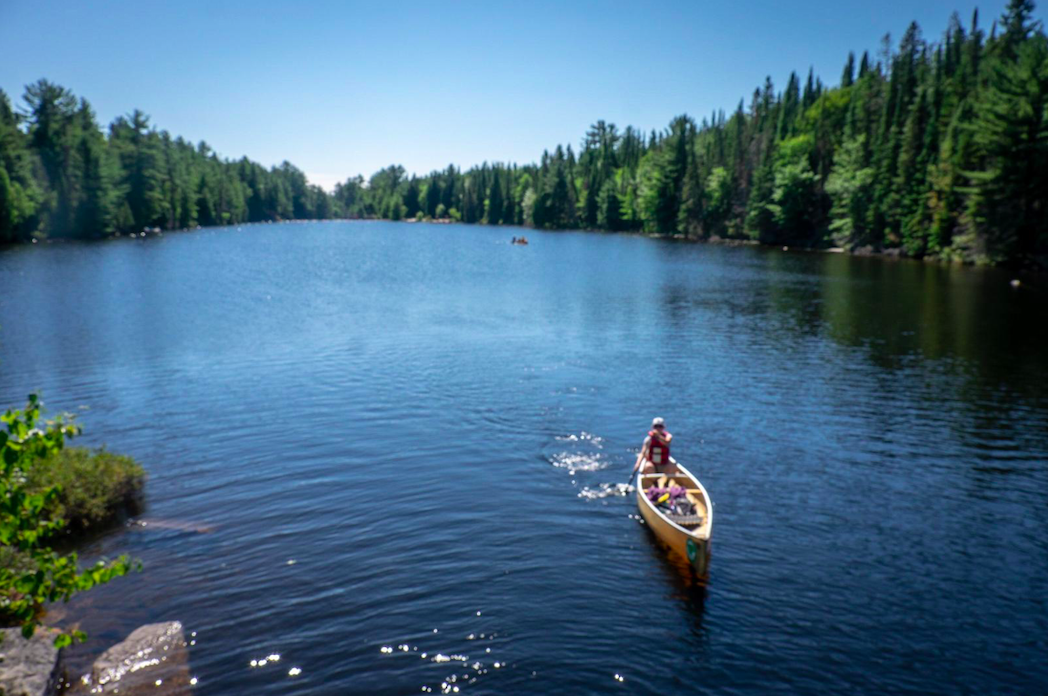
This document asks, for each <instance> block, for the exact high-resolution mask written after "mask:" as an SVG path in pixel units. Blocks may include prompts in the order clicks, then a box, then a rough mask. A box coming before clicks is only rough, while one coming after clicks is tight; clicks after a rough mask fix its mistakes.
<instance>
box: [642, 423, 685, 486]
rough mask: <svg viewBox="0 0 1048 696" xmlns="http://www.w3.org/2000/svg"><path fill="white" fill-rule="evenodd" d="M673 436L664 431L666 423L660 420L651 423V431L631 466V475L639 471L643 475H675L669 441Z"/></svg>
mask: <svg viewBox="0 0 1048 696" xmlns="http://www.w3.org/2000/svg"><path fill="white" fill-rule="evenodd" d="M672 439H673V435H672V434H671V433H670V432H669V431H668V430H666V423H665V421H663V420H662V419H661V418H655V419H654V420H652V421H651V430H649V431H648V436H647V437H645V438H644V445H643V446H642V447H641V448H640V454H638V455H637V463H636V464H634V465H633V473H637V469H640V470H641V472H642V473H645V474H670V475H672V474H676V473H677V462H675V461H674V460H673V458H672V457H670V441H671V440H672Z"/></svg>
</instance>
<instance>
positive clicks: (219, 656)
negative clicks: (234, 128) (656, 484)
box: [0, 222, 1048, 694]
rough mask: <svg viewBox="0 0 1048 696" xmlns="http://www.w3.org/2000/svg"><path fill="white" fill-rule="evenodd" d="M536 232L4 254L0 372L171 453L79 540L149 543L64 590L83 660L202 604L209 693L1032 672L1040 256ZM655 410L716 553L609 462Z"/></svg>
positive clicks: (167, 242)
mask: <svg viewBox="0 0 1048 696" xmlns="http://www.w3.org/2000/svg"><path fill="white" fill-rule="evenodd" d="M513 234H519V231H518V230H513V229H505V228H504V229H494V228H485V227H469V226H454V225H449V226H432V225H424V224H403V223H390V222H356V223H315V224H290V223H289V224H281V225H256V226H244V227H242V228H224V229H213V230H202V231H198V232H194V233H185V234H166V235H164V236H163V237H153V238H148V239H144V240H143V239H126V238H125V239H118V240H113V241H109V242H104V243H94V244H62V245H58V244H56V245H36V246H33V247H24V248H15V249H8V250H4V251H3V252H0V401H2V403H3V404H6V405H15V404H17V403H19V402H20V401H21V399H22V398H23V397H24V395H25V394H26V393H28V392H29V391H30V390H37V389H39V390H42V391H43V394H44V396H45V400H46V402H47V403H48V405H49V407H50V408H51V409H52V410H71V411H78V412H80V413H81V420H82V423H83V425H84V427H85V431H86V432H85V436H84V437H83V438H82V440H81V442H82V443H85V444H91V445H98V444H103V443H104V444H106V445H107V446H108V447H110V448H111V449H113V450H116V451H120V452H127V453H130V454H133V455H134V456H135V457H137V458H138V459H139V460H141V461H142V462H143V463H144V465H145V466H146V468H147V469H148V471H149V474H150V481H149V485H148V511H147V513H146V515H145V519H146V520H147V521H151V524H150V525H149V526H146V527H141V526H135V527H131V528H128V529H123V530H120V531H118V532H116V533H113V534H110V535H107V536H105V537H104V538H102V539H100V540H98V541H97V542H96V543H94V544H93V545H92V547H91V548H90V549H89V550H88V556H92V555H96V554H114V553H118V552H121V551H126V552H129V553H131V554H132V555H133V556H135V557H137V558H140V559H141V560H142V561H143V563H144V566H145V571H144V572H143V573H141V574H139V575H135V576H132V577H128V578H124V579H121V580H118V581H116V582H114V583H113V584H112V585H110V586H108V587H104V588H101V589H99V590H97V591H93V592H92V593H90V594H88V595H85V596H83V597H82V598H80V599H77V600H76V601H74V602H72V603H71V604H70V605H68V606H67V607H64V608H62V609H60V610H56V611H55V612H52V618H53V619H54V620H60V621H62V622H65V623H67V624H68V623H72V622H76V621H79V622H80V625H81V626H82V627H83V628H85V629H86V630H88V631H89V632H90V633H91V634H92V637H93V638H92V641H91V642H89V643H88V644H87V645H86V646H82V647H79V648H76V649H75V650H74V652H73V653H72V654H71V655H70V662H71V664H72V665H73V666H74V668H83V666H85V665H88V664H90V659H91V657H92V654H93V653H97V652H101V650H103V649H104V648H105V647H107V646H108V645H109V644H111V643H113V642H116V641H117V640H119V639H121V638H122V637H123V636H124V635H126V634H127V633H128V632H129V631H130V630H131V629H133V628H134V627H136V626H138V625H140V624H142V623H146V622H150V621H160V620H172V619H178V620H181V621H182V622H183V623H184V624H185V626H186V629H187V631H194V632H196V636H195V640H196V643H195V644H194V645H193V646H192V647H191V653H190V658H191V663H192V668H193V673H194V675H196V676H197V677H198V678H199V693H201V694H238V693H243V694H265V693H274V694H275V693H281V694H284V693H382V694H401V693H403V694H407V693H421V692H422V690H423V689H424V688H432V689H433V690H434V692H439V691H440V689H441V683H442V682H447V683H448V684H449V686H458V687H459V688H460V690H461V692H462V693H475V694H493V693H520V692H525V691H529V692H537V693H563V694H570V693H580V692H601V693H630V694H647V693H650V694H665V693H681V692H689V693H690V692H695V693H704V692H709V693H725V692H728V693H739V694H765V693H769V692H790V693H816V692H818V693H825V692H877V691H890V692H909V693H957V692H978V691H989V692H994V693H1003V692H1013V693H1030V692H1032V691H1037V690H1039V689H1043V687H1044V684H1045V683H1046V680H1048V667H1046V664H1048V663H1046V662H1045V660H1044V655H1045V654H1046V649H1048V607H1046V599H1045V598H1046V597H1048V579H1046V573H1045V570H1046V569H1048V536H1046V535H1045V533H1044V530H1045V529H1046V527H1048V465H1046V461H1048V350H1046V345H1048V341H1046V339H1048V328H1046V327H1048V321H1046V320H1048V310H1046V308H1048V301H1046V300H1048V296H1046V294H1045V292H1044V291H1043V290H1042V289H1040V288H1039V287H1038V285H1043V284H1044V283H1043V279H1037V278H1032V279H1025V283H1024V285H1023V286H1022V287H1020V288H1019V289H1018V290H1016V289H1013V288H1012V287H1010V285H1009V283H1008V281H1009V280H1010V279H1011V276H1009V275H1007V274H1005V273H1003V272H998V271H986V270H980V269H971V268H958V267H941V266H933V265H922V264H919V263H909V262H890V261H884V260H880V259H862V258H851V257H846V256H842V255H833V254H811V253H783V252H780V251H769V250H765V249H754V248H726V247H718V246H709V245H691V244H682V243H675V242H670V241H657V240H650V239H644V238H639V237H630V236H614V235H600V234H590V233H540V232H534V231H530V230H529V231H528V237H529V238H530V240H531V244H530V245H529V246H527V247H518V246H511V245H510V244H508V241H509V238H510V237H511V236H512V235H513ZM655 415H661V416H664V417H665V418H666V421H667V424H668V426H669V429H670V430H671V431H673V432H674V433H675V435H676V438H675V440H674V455H675V456H676V457H677V458H678V459H679V460H681V461H682V462H684V463H685V464H687V465H688V466H690V467H691V468H692V469H693V470H694V471H696V472H697V473H698V475H699V476H700V478H701V479H702V481H703V482H704V484H705V485H706V487H707V488H708V490H709V492H710V495H711V497H712V499H713V501H714V505H715V508H716V513H717V514H716V524H715V528H714V536H713V557H712V561H711V574H710V578H709V584H708V587H706V588H703V587H701V586H698V585H696V584H695V583H693V582H691V580H690V579H689V578H688V577H687V576H686V575H683V574H681V573H680V572H679V571H678V568H677V567H676V566H675V565H674V564H673V563H672V562H669V561H668V560H667V559H666V557H665V554H664V553H663V551H662V550H661V549H660V548H659V547H658V545H657V544H656V543H655V541H654V539H653V537H652V536H651V534H650V533H649V532H648V531H647V529H646V528H645V527H644V526H643V525H641V524H640V523H639V522H638V520H637V519H636V518H635V513H636V508H635V505H634V504H633V502H632V499H630V498H624V497H621V496H615V495H608V494H607V493H608V492H609V491H610V490H612V489H613V488H614V486H615V484H617V483H621V482H623V481H624V480H625V478H626V475H627V473H628V471H629V468H630V466H631V465H632V463H633V459H634V457H635V453H636V449H637V447H638V446H639V445H640V442H641V440H642V439H643V437H644V433H645V431H646V429H647V424H648V423H649V422H650V419H651V417H652V416H655ZM387 648H388V649H389V650H386V649H387ZM405 648H406V649H405ZM274 653H276V654H279V655H281V660H280V661H279V662H277V663H272V662H268V663H267V664H266V665H264V666H262V667H257V666H256V667H251V666H250V663H251V661H252V660H258V659H260V658H262V657H265V656H267V655H270V654H274ZM423 653H425V654H426V657H422V654H423ZM438 655H439V656H441V658H443V657H448V658H452V656H455V657H454V658H453V659H449V661H443V660H442V659H441V658H437V656H438ZM435 658H437V660H439V661H434V660H435ZM459 658H465V659H464V660H460V659H459ZM292 667H298V668H299V669H301V674H299V675H297V676H289V674H288V671H289V670H290V669H291V668H292ZM615 675H619V676H620V678H621V681H620V680H619V679H616V678H615ZM452 676H454V677H455V681H454V682H451V681H449V680H450V678H451V677H452Z"/></svg>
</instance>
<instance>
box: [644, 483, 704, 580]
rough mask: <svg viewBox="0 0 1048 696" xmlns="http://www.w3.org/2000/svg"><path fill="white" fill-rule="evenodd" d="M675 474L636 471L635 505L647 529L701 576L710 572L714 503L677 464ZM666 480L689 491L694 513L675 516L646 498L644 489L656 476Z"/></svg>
mask: <svg viewBox="0 0 1048 696" xmlns="http://www.w3.org/2000/svg"><path fill="white" fill-rule="evenodd" d="M677 471H678V473H677V474H674V475H673V476H665V475H664V474H639V473H638V474H637V480H636V482H635V483H636V487H637V507H638V508H640V514H641V517H643V518H644V522H645V523H646V524H647V525H648V528H649V529H651V531H652V532H654V533H655V536H657V537H658V538H659V539H660V540H661V541H663V542H664V543H665V544H666V545H667V546H669V547H670V549H671V550H672V551H674V552H675V553H677V554H679V555H680V556H681V558H683V559H684V560H686V561H687V562H688V564H689V565H690V566H691V567H692V568H694V569H695V572H696V573H697V574H698V575H699V576H700V577H705V576H706V574H707V573H708V572H709V563H710V534H711V533H712V532H713V505H711V504H710V496H709V494H708V493H707V492H706V488H705V487H703V485H702V484H701V483H699V480H698V479H697V478H695V476H694V475H692V473H691V472H690V471H688V470H687V469H685V468H684V467H683V466H681V465H680V464H677ZM661 478H665V479H667V480H666V482H665V484H666V485H677V486H682V487H684V488H685V489H687V491H688V494H689V495H688V499H689V500H691V501H692V502H693V503H694V504H695V513H696V514H695V515H691V516H688V517H676V516H672V515H668V514H666V513H664V512H663V511H662V510H660V509H658V508H657V507H655V504H654V503H652V502H651V501H650V500H648V496H647V494H646V491H647V489H649V488H651V487H652V486H655V485H657V483H658V481H659V479H661Z"/></svg>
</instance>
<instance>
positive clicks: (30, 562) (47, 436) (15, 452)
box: [0, 394, 131, 647]
mask: <svg viewBox="0 0 1048 696" xmlns="http://www.w3.org/2000/svg"><path fill="white" fill-rule="evenodd" d="M41 409H42V404H41V402H40V399H39V397H38V396H37V395H36V394H30V395H29V401H28V403H27V404H26V406H25V408H24V409H21V410H11V409H9V410H8V411H6V412H5V413H4V414H3V416H0V422H2V423H3V424H4V425H5V426H6V427H7V432H3V431H2V430H0V548H2V550H3V553H2V554H0V619H2V620H3V621H4V622H5V623H10V624H13V625H21V627H22V635H23V636H25V637H26V638H29V637H31V636H32V635H33V633H34V632H35V630H36V628H37V626H39V625H40V622H41V618H42V617H43V613H44V606H45V605H46V604H47V603H48V602H56V601H58V600H62V601H63V602H65V601H68V600H69V598H70V597H72V596H73V595H74V594H76V593H77V592H83V591H85V590H89V589H91V588H92V587H94V586H95V585H101V584H104V583H107V582H109V581H110V580H112V579H113V578H115V577H118V576H121V575H125V574H126V573H127V572H128V570H129V569H130V567H131V565H130V563H129V561H128V559H127V556H121V557H119V558H117V559H115V560H112V561H109V562H105V561H98V562H97V563H95V564H94V565H93V566H91V567H89V568H86V569H81V568H80V567H79V564H78V561H77V555H76V554H75V553H68V554H60V553H58V552H57V551H55V550H54V549H52V548H51V546H50V544H49V542H50V540H51V539H52V538H53V537H54V535H55V534H56V533H57V532H58V531H59V530H60V529H61V528H62V527H63V526H64V525H65V521H64V520H62V519H61V518H57V517H54V516H53V515H52V514H51V513H50V512H48V511H49V510H51V509H53V505H54V503H55V501H56V499H57V497H58V495H59V490H60V487H59V486H58V485H51V486H47V487H44V488H43V489H41V490H31V489H30V487H29V485H28V481H29V475H30V474H31V473H32V471H33V468H34V467H36V466H39V465H40V463H41V462H42V461H45V460H47V458H48V457H50V456H53V455H54V454H55V453H56V452H58V451H59V450H61V449H62V448H63V446H64V445H65V441H66V440H67V439H69V438H72V437H75V436H76V435H79V434H80V428H79V426H77V425H76V424H74V423H73V422H72V417H71V416H68V415H61V416H58V417H57V418H54V419H52V420H47V421H45V420H42V419H41V415H40V414H41ZM74 638H75V639H77V640H81V641H82V640H84V639H85V638H86V636H85V635H84V633H83V632H81V631H71V632H64V631H63V632H60V633H59V634H58V636H57V637H56V638H55V646H57V647H63V646H66V645H69V644H70V643H71V642H72V640H73V639H74Z"/></svg>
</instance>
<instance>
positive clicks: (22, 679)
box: [0, 628, 60, 696]
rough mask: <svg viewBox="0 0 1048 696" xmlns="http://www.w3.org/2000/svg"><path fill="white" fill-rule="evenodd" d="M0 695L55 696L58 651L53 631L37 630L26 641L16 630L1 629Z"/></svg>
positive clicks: (57, 674) (58, 668)
mask: <svg viewBox="0 0 1048 696" xmlns="http://www.w3.org/2000/svg"><path fill="white" fill-rule="evenodd" d="M0 634H2V635H3V641H2V642H0V694H4V696H44V695H50V694H53V693H55V689H56V687H57V685H58V677H59V671H60V667H59V651H58V648H56V647H55V636H54V633H53V632H52V631H47V630H43V629H38V630H37V632H36V633H35V634H33V637H32V638H30V639H29V640H26V639H25V638H23V637H22V631H21V629H18V628H5V629H0Z"/></svg>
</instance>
